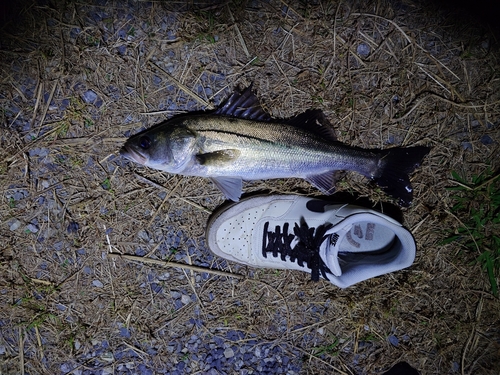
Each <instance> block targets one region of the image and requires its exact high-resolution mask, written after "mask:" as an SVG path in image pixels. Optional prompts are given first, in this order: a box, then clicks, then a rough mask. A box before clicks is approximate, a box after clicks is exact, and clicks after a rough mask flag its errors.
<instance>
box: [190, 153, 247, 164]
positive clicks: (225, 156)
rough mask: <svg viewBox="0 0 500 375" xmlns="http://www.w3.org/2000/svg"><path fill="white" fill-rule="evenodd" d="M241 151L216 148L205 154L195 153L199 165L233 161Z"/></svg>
mask: <svg viewBox="0 0 500 375" xmlns="http://www.w3.org/2000/svg"><path fill="white" fill-rule="evenodd" d="M240 154H241V151H240V150H237V149H227V150H218V151H214V152H208V153H206V154H197V155H196V160H197V161H198V163H200V164H201V165H206V166H211V165H212V166H220V165H222V164H225V163H229V162H232V161H235V160H236V159H238V157H239V156H240Z"/></svg>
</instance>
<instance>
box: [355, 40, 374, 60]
mask: <svg viewBox="0 0 500 375" xmlns="http://www.w3.org/2000/svg"><path fill="white" fill-rule="evenodd" d="M356 50H357V52H358V55H359V56H361V57H368V55H369V54H370V51H371V49H370V46H369V45H368V44H366V43H360V44H358V47H357V49H356Z"/></svg>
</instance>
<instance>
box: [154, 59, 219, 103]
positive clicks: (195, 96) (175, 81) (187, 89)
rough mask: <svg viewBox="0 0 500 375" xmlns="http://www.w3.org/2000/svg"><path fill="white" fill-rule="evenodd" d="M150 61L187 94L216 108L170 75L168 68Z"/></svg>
mask: <svg viewBox="0 0 500 375" xmlns="http://www.w3.org/2000/svg"><path fill="white" fill-rule="evenodd" d="M148 63H149V64H150V65H152V66H154V67H155V68H157V69H160V70H161V71H162V72H163V73H164V74H165V75H166V76H167V77H168V79H170V80H171V81H173V82H174V83H175V84H176V85H177V86H178V87H179V88H180V89H181V90H182V91H184V92H185V93H186V94H187V95H189V96H190V97H192V98H193V99H194V100H196V101H197V102H198V103H200V104H202V105H204V106H205V107H207V108H208V109H214V108H215V107H214V106H213V105H212V104H210V103H209V102H207V101H205V100H204V99H202V98H200V97H199V96H198V95H196V94H195V93H193V92H192V91H191V90H190V89H189V88H188V87H187V86H186V85H184V84H182V83H180V82H179V81H178V80H177V79H175V78H174V77H173V76H172V75H170V74H169V73H168V72H167V71H166V70H164V69H163V68H162V67H161V66H158V65H156V64H155V63H153V62H151V61H148Z"/></svg>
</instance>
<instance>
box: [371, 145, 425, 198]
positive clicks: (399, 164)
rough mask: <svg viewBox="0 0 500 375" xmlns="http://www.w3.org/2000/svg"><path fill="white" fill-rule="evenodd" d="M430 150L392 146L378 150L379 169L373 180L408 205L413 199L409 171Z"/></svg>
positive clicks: (415, 166) (422, 147)
mask: <svg viewBox="0 0 500 375" xmlns="http://www.w3.org/2000/svg"><path fill="white" fill-rule="evenodd" d="M429 151H430V148H429V147H424V146H417V147H394V148H390V149H386V150H380V154H381V157H380V163H379V165H381V167H380V170H379V171H378V173H377V175H376V176H375V177H374V178H373V180H374V181H375V182H376V183H377V184H378V185H379V186H380V187H381V188H382V190H383V191H384V192H386V193H387V194H389V195H391V196H392V197H394V198H396V199H398V200H399V204H400V205H401V206H404V207H408V206H409V205H410V204H411V201H412V199H413V188H412V187H411V183H410V177H409V175H410V173H412V172H413V171H414V170H415V168H417V167H418V166H419V165H420V163H421V162H422V159H423V158H424V157H425V155H427V154H428V153H429Z"/></svg>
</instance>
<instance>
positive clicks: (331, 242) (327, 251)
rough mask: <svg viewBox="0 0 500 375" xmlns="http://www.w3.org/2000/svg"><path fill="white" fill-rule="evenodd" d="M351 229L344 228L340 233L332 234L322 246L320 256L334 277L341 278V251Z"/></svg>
mask: <svg viewBox="0 0 500 375" xmlns="http://www.w3.org/2000/svg"><path fill="white" fill-rule="evenodd" d="M350 230H351V227H350V226H348V227H347V228H342V229H341V230H340V231H337V232H333V233H331V234H330V235H329V236H328V237H327V238H326V239H325V241H323V243H322V244H321V246H320V256H321V258H323V261H324V262H325V264H326V265H327V267H328V268H329V269H330V271H331V272H332V274H333V275H334V276H337V277H338V276H341V275H342V269H341V268H340V263H339V249H340V244H341V243H342V241H343V239H344V237H345V236H346V235H347V233H348V232H349V231H350Z"/></svg>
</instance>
